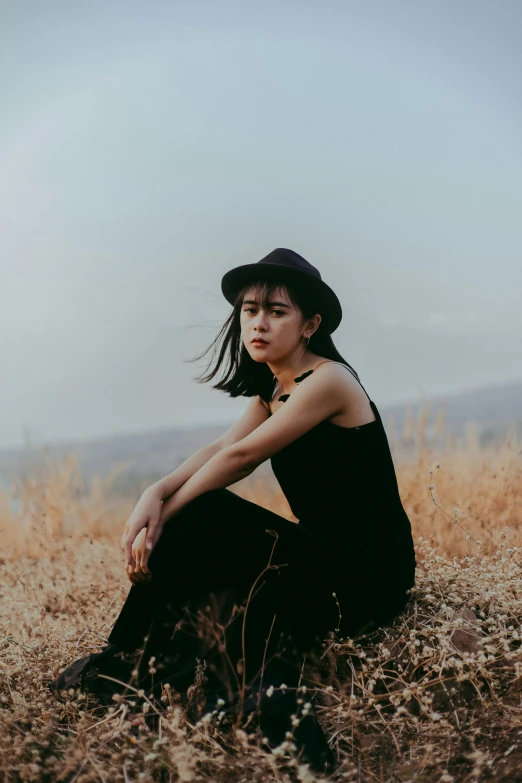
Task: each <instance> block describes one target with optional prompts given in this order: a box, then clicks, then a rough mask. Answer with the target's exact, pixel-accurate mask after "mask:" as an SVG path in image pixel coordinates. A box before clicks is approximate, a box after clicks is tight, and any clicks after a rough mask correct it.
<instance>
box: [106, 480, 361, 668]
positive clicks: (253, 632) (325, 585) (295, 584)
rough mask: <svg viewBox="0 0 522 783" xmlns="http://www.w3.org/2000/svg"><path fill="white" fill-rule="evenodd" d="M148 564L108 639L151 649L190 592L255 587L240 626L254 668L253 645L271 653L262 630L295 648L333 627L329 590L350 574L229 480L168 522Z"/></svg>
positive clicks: (241, 593) (242, 592)
mask: <svg viewBox="0 0 522 783" xmlns="http://www.w3.org/2000/svg"><path fill="white" fill-rule="evenodd" d="M149 569H150V572H151V575H152V579H151V581H150V582H148V583H138V584H135V585H133V586H132V587H131V588H130V591H129V595H128V597H127V600H126V602H125V604H124V606H123V609H122V611H121V613H120V615H119V617H118V618H117V621H116V623H115V625H114V627H113V629H112V631H111V634H110V636H109V642H110V643H114V644H118V645H119V646H120V647H122V648H123V649H125V650H128V651H131V650H134V649H136V648H137V647H138V646H140V645H141V643H142V642H143V639H144V636H145V635H149V637H150V636H151V634H152V636H153V637H154V638H153V639H152V638H150V639H149V647H148V649H149V651H150V652H151V654H152V653H154V654H156V653H157V652H158V651H160V649H161V647H162V644H163V645H164V644H166V642H167V637H168V636H169V635H170V634H171V633H172V630H173V628H174V626H175V624H176V623H177V622H178V621H179V619H180V617H181V613H182V610H183V607H184V606H185V605H186V604H187V602H188V601H189V600H191V599H194V598H195V597H196V598H197V597H198V596H199V597H201V598H203V597H204V596H205V595H208V594H209V593H211V592H213V593H216V592H218V591H220V590H226V589H234V590H235V593H236V596H238V598H239V599H241V598H242V599H245V598H246V597H247V596H248V595H249V593H252V594H251V597H250V604H249V606H248V609H247V614H246V618H245V629H246V636H247V637H248V648H249V652H250V656H251V660H252V665H253V666H254V667H256V666H257V665H258V663H259V651H260V648H259V645H261V646H262V647H263V650H264V654H265V657H266V654H267V652H268V653H269V652H270V650H269V649H268V650H267V649H266V644H265V643H266V639H267V635H268V632H269V630H270V631H271V633H270V636H271V639H272V643H273V644H277V642H278V640H279V638H280V637H281V635H284V636H285V637H291V638H292V640H293V643H294V645H295V647H296V648H298V649H300V650H306V649H307V648H308V647H309V646H310V645H313V644H314V643H315V641H316V640H317V639H318V638H321V636H322V637H323V638H324V636H326V635H327V634H328V631H329V630H334V629H335V628H336V627H337V626H338V621H339V610H338V606H337V603H336V598H334V596H333V595H332V593H333V592H336V594H337V595H339V594H340V593H341V592H342V590H343V587H344V583H345V582H348V581H349V579H348V573H346V574H341V573H339V571H338V570H337V572H335V571H333V570H332V563H331V561H330V559H329V558H328V556H327V555H325V553H324V552H322V551H321V550H320V547H319V546H318V540H317V537H316V536H315V535H313V534H312V533H310V532H309V531H308V530H307V529H306V528H305V527H304V526H302V525H300V524H298V523H294V522H291V521H289V520H287V519H285V518H284V517H282V516H280V515H278V514H275V513H274V512H272V511H269V510H268V509H266V508H263V507H262V506H259V505H258V504H256V503H253V502H251V501H249V500H246V499H244V498H241V497H240V496H239V495H236V494H235V493H234V492H232V491H231V490H229V489H226V488H223V489H216V490H211V491H209V492H205V493H203V494H202V495H199V496H198V497H197V498H195V499H194V500H193V501H191V502H190V503H188V504H187V505H186V506H184V507H183V508H182V509H181V511H180V512H179V513H178V514H176V516H174V517H173V518H172V519H171V520H170V521H169V522H167V523H166V525H165V527H164V530H163V533H162V535H161V537H160V539H159V540H158V542H157V544H156V546H155V548H154V550H153V552H152V554H151V556H150V558H149ZM347 572H348V569H347ZM336 588H337V589H336ZM359 614H360V612H357V611H355V612H354V616H355V615H357V616H359ZM274 618H275V619H274ZM247 665H248V661H247ZM251 668H252V667H251Z"/></svg>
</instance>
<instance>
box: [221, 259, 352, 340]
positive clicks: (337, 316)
mask: <svg viewBox="0 0 522 783" xmlns="http://www.w3.org/2000/svg"><path fill="white" fill-rule="evenodd" d="M255 280H270V281H274V280H275V281H278V282H280V283H283V284H288V283H290V284H292V285H298V286H303V288H304V289H305V290H306V291H307V292H308V293H310V294H312V295H313V296H314V297H315V302H316V305H317V308H318V312H320V313H321V316H322V318H323V323H324V327H325V328H326V329H327V330H328V331H329V332H330V334H331V333H332V332H333V331H335V329H337V327H338V326H339V324H340V322H341V318H342V308H341V303H340V302H339V298H338V296H337V294H336V293H335V291H333V290H332V289H331V288H330V286H329V285H327V283H325V281H324V280H323V279H322V277H321V273H320V272H319V270H318V269H317V267H315V266H313V265H312V264H311V263H310V262H309V261H307V260H306V258H303V256H300V255H299V253H296V252H295V250H290V249H289V248H287V247H276V248H275V250H272V251H271V252H270V253H268V255H266V256H264V258H262V259H261V260H260V261H255V262H254V263H251V264H241V265H240V266H236V267H233V268H232V269H229V270H228V272H225V274H224V275H223V277H222V278H221V291H222V292H223V295H224V297H225V299H226V300H227V301H228V302H230V304H232V305H233V304H236V297H237V293H238V290H239V289H241V288H242V287H243V286H244V285H245V284H247V283H252V282H253V281H255Z"/></svg>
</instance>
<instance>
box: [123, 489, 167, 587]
mask: <svg viewBox="0 0 522 783" xmlns="http://www.w3.org/2000/svg"><path fill="white" fill-rule="evenodd" d="M162 503H163V498H162V496H161V493H160V491H159V490H158V489H157V487H155V486H154V485H152V486H151V487H147V489H146V490H145V492H144V493H143V495H142V496H141V498H140V499H139V500H138V502H137V504H136V508H135V509H134V511H133V512H132V514H131V515H130V517H129V518H128V520H127V522H126V523H125V529H124V531H123V535H122V537H121V548H122V549H123V550H124V552H125V570H126V571H127V573H130V572H131V571H134V569H135V567H136V561H135V559H134V557H133V555H132V545H133V543H134V540H135V538H136V536H137V535H138V533H139V532H140V531H141V530H143V528H145V527H146V528H148V529H149V530H157V529H158V527H159V524H158V523H159V519H160V514H161V507H162Z"/></svg>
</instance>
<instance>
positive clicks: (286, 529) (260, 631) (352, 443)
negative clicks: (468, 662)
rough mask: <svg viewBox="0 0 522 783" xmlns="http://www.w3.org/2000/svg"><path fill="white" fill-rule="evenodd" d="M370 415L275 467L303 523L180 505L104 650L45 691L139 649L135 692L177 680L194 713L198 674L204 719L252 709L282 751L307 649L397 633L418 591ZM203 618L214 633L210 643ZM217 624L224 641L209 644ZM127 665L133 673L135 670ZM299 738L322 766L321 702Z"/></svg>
mask: <svg viewBox="0 0 522 783" xmlns="http://www.w3.org/2000/svg"><path fill="white" fill-rule="evenodd" d="M321 363H323V362H321ZM317 366H319V365H317ZM341 366H343V367H346V365H341ZM346 369H349V368H348V367H346ZM311 372H313V370H310V371H308V372H306V373H304V374H303V375H301V376H299V377H298V378H295V379H294V380H295V381H296V383H299V382H301V381H302V380H303V379H304V378H306V377H307V376H308V375H310V374H311ZM363 388H364V387H363ZM288 396H289V395H283V396H282V397H280V398H279V399H281V400H283V401H285V400H286V399H287V397H288ZM370 405H371V407H372V410H373V411H374V413H375V417H376V418H375V420H374V421H371V422H369V423H367V424H362V425H359V426H358V427H349V428H347V427H341V426H338V425H336V424H333V423H332V422H330V421H328V420H324V421H321V422H320V423H319V424H317V425H316V426H315V427H313V428H312V429H310V430H309V431H307V432H306V433H304V434H303V435H302V436H301V437H299V438H297V439H296V440H295V441H293V442H292V443H290V444H289V445H287V446H286V447H285V448H283V449H281V451H279V452H278V453H277V454H274V455H273V456H272V458H271V464H272V468H273V471H274V473H275V475H276V477H277V479H278V481H279V484H280V485H281V488H282V490H283V492H284V494H285V496H286V498H287V500H288V503H289V505H290V507H291V509H292V512H293V513H294V514H295V516H296V517H297V518H298V519H299V523H298V524H296V523H294V522H291V521H290V520H287V519H285V518H284V517H281V516H280V515H278V514H275V513H274V512H272V511H269V510H268V509H266V508H263V507H262V506H260V505H258V504H256V503H253V502H251V501H249V500H246V499H244V498H241V497H240V496H239V495H236V494H235V493H234V492H232V491H231V490H229V489H227V488H221V489H214V490H211V491H208V492H205V493H203V494H202V495H200V496H199V497H197V498H195V499H194V500H192V501H191V502H190V503H188V504H187V505H186V506H185V507H184V508H182V509H181V511H180V512H179V513H178V514H176V515H175V516H174V517H173V518H172V519H171V520H169V522H167V524H166V525H165V528H164V530H163V533H162V535H161V538H160V539H159V541H158V543H157V544H156V547H155V548H154V550H153V551H152V553H151V556H150V559H149V567H150V571H151V574H152V579H151V581H150V582H148V583H138V584H135V585H133V586H132V587H131V588H130V591H129V594H128V597H127V599H126V601H125V603H124V605H123V608H122V610H121V612H120V614H119V616H118V618H117V620H116V622H115V624H114V626H113V628H112V630H111V633H110V636H109V639H108V641H109V644H108V646H107V647H106V648H105V649H104V650H102V651H101V652H100V653H96V654H94V655H90V656H85V657H84V658H81V659H79V660H78V661H75V662H74V663H72V664H71V665H70V666H69V667H68V668H67V669H66V670H65V671H64V672H62V674H61V675H60V676H59V677H57V678H56V680H55V681H53V683H51V684H50V685H51V687H52V688H53V689H55V690H56V689H59V688H66V687H69V686H70V685H74V684H76V683H77V682H78V681H81V682H82V684H83V683H84V682H85V679H84V678H85V675H86V673H87V671H88V670H90V669H93V668H94V669H96V671H98V672H100V671H101V672H105V673H107V672H108V673H109V675H110V674H111V673H112V674H113V676H116V675H117V674H118V673H119V674H120V676H123V675H122V674H121V672H122V671H124V670H122V668H121V667H122V666H123V665H124V664H123V660H124V659H125V656H126V655H127V656H128V654H129V653H133V652H134V651H136V650H141V649H142V648H143V649H144V652H143V653H142V654H141V657H140V664H139V667H138V670H139V682H140V687H144V688H145V689H146V690H147V692H148V693H149V694H150V695H152V696H159V694H160V693H163V694H164V693H165V691H164V690H163V689H162V686H164V685H165V683H169V685H170V687H171V688H173V689H174V690H175V691H176V693H177V694H179V695H180V698H181V699H182V700H183V699H185V703H186V704H187V705H188V704H189V703H190V698H189V694H190V693H192V692H193V691H194V680H195V677H196V674H197V671H196V670H197V669H198V671H199V672H200V675H199V676H201V672H202V668H201V667H202V665H203V677H204V679H203V681H202V682H203V685H202V690H203V693H204V699H203V703H201V702H200V703H199V705H198V710H199V714H202V713H203V712H207V711H211V710H212V709H214V708H215V706H216V704H219V706H221V709H222V711H223V712H224V713H225V714H230V715H232V714H234V712H235V711H236V710H237V708H238V705H240V706H241V710H242V712H243V713H244V714H247V713H249V711H251V710H254V712H255V715H256V716H257V717H258V725H259V726H260V727H261V730H262V732H263V734H264V735H265V736H267V737H268V739H269V740H271V742H272V744H274V743H277V744H279V742H281V741H283V739H284V738H285V733H286V732H287V731H288V730H291V728H292V727H291V725H290V717H291V715H292V714H296V712H297V704H296V697H297V696H299V695H300V694H298V693H296V688H297V686H298V685H299V682H300V679H299V678H300V674H301V669H302V663H303V660H304V658H305V656H306V652H307V651H308V650H311V649H312V648H314V647H316V646H317V645H319V644H320V643H321V642H324V640H325V639H326V638H327V636H328V635H329V634H330V633H331V632H335V633H336V635H337V636H338V637H341V638H342V637H346V636H352V637H353V636H355V635H357V634H360V633H361V632H364V631H366V630H373V629H375V628H377V627H380V626H382V625H384V624H386V623H389V622H391V621H392V620H393V619H394V617H396V616H397V615H398V614H399V613H400V612H401V611H402V609H403V608H404V606H405V605H406V603H407V601H408V598H409V594H408V593H407V591H408V590H409V588H411V587H413V586H414V583H415V567H416V559H415V551H414V545H413V539H412V534H411V526H410V521H409V519H408V517H407V515H406V512H405V510H404V508H403V506H402V503H401V499H400V496H399V490H398V485H397V479H396V475H395V469H394V465H393V460H392V455H391V452H390V448H389V444H388V439H387V436H386V432H385V430H384V426H383V423H382V420H381V417H380V414H379V411H378V409H377V407H376V405H375V403H374V402H373V401H372V400H370ZM267 566H270V567H269V568H267ZM247 597H248V598H249V600H248V604H245V599H246V598H247ZM245 605H246V606H247V609H246V613H245V611H244V607H245ZM207 607H210V608H211V612H210V614H208V613H207V615H205V611H206V608H207ZM241 608H243V609H242V610H241ZM238 609H239V611H238ZM198 611H199V614H197V612H198ZM201 612H203V614H201ZM205 616H207V617H209V618H211V619H210V624H209V626H208V627H209V628H210V631H211V634H210V636H209V635H207V636H206V637H204V638H203V636H202V634H201V631H198V627H199V628H201V625H202V618H204V617H205ZM212 627H213V628H214V630H215V629H216V628H217V629H218V630H219V631H220V633H221V636H220V637H219V634H218V633H216V634H215V639H214V643H212V639H211V635H212ZM217 637H219V639H220V641H218V640H217ZM224 649H225V650H226V654H224ZM152 655H154V656H155V659H156V660H155V661H153V668H155V669H156V671H153V672H152V674H151V673H150V669H149V660H150V656H152ZM116 659H118V662H117V660H116ZM125 660H126V665H127V667H128V670H127V673H128V674H130V671H131V669H132V668H134V667H135V665H136V664H135V663H132V661H131V660H129V658H128V657H127V659H125ZM203 661H204V664H203ZM111 667H112V668H111ZM118 667H120V668H118ZM198 667H199V668H198ZM125 681H127V680H125ZM105 682H106V683H107V682H108V681H107V680H106V681H105ZM282 683H284V684H285V685H286V686H287V688H283V689H282V690H279V686H280V685H281V684H282ZM134 684H135V685H136V682H135V683H134ZM191 686H192V688H191ZM218 699H223V702H224V704H221V702H219V703H218ZM305 701H306V699H305ZM295 739H296V741H297V742H301V743H302V744H303V747H304V748H305V758H308V760H310V762H311V766H315V767H318V766H320V762H321V760H324V759H325V758H327V757H328V752H329V750H328V748H327V747H325V746H326V743H325V740H324V736H323V735H322V732H321V729H320V726H319V724H318V722H317V720H316V716H315V710H314V706H313V702H312V707H311V711H310V713H309V714H308V716H307V717H306V718H305V719H303V720H302V722H301V724H300V726H299V727H298V728H297V729H296V730H295Z"/></svg>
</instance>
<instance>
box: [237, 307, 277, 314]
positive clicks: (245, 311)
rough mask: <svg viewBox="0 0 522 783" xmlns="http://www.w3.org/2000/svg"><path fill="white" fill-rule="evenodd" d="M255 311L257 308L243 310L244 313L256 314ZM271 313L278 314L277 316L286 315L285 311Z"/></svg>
mask: <svg viewBox="0 0 522 783" xmlns="http://www.w3.org/2000/svg"><path fill="white" fill-rule="evenodd" d="M255 311H256V309H255V307H247V308H246V310H243V312H244V313H255ZM271 312H272V313H277V315H284V312H283V310H272V311H271Z"/></svg>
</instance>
